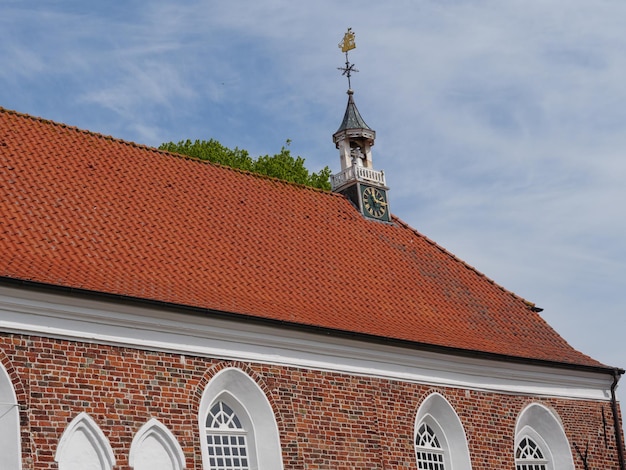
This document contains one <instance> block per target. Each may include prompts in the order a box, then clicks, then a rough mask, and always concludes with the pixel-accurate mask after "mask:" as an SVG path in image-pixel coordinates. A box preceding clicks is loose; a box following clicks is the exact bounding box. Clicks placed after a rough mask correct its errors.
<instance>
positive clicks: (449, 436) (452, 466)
mask: <svg viewBox="0 0 626 470" xmlns="http://www.w3.org/2000/svg"><path fill="white" fill-rule="evenodd" d="M422 424H426V425H428V426H429V427H430V428H431V429H432V430H433V432H434V433H435V435H436V436H437V439H438V441H439V445H440V446H441V452H443V457H444V458H443V464H444V468H445V470H471V468H472V463H471V460H470V455H469V446H468V444H467V437H466V435H465V430H464V429H463V424H462V423H461V420H460V419H459V416H458V415H457V413H456V411H455V410H454V408H453V407H452V405H450V403H449V402H448V400H446V399H445V398H444V397H443V395H441V394H439V393H432V394H431V395H429V396H428V397H427V398H426V399H425V400H424V401H423V402H422V404H421V405H420V407H419V408H418V410H417V414H416V415H415V428H414V433H413V445H414V448H415V452H416V454H415V457H416V460H417V459H418V455H417V452H418V451H420V450H421V449H422V448H421V447H419V446H417V445H416V442H417V441H416V439H417V434H418V431H419V429H420V427H421V425H422ZM418 468H419V467H418Z"/></svg>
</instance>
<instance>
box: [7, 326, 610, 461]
mask: <svg viewBox="0 0 626 470" xmlns="http://www.w3.org/2000/svg"><path fill="white" fill-rule="evenodd" d="M0 362H1V363H2V365H3V366H4V367H5V368H6V370H7V371H8V373H9V376H10V378H11V380H12V382H13V386H14V388H15V392H16V394H17V398H18V401H19V403H20V408H21V411H20V416H21V430H22V431H21V433H22V434H21V436H22V455H23V468H24V469H25V470H30V469H33V470H35V469H37V470H43V469H56V468H57V465H56V463H55V462H54V455H55V452H56V449H57V444H58V442H59V439H60V437H61V435H62V434H63V431H64V430H65V428H66V426H67V425H68V424H69V423H70V422H71V420H72V419H73V418H75V417H76V416H77V415H78V414H79V413H80V412H83V411H84V412H87V413H88V414H89V415H90V416H91V417H92V418H93V419H94V420H95V422H96V423H97V424H98V426H99V427H100V428H101V429H102V431H103V432H104V434H105V435H106V436H107V438H108V439H109V441H110V443H111V446H112V448H113V451H114V454H115V458H116V460H117V462H116V466H115V469H116V470H130V469H131V467H130V466H129V465H128V454H129V451H130V445H131V442H132V439H133V437H134V435H135V433H136V432H137V431H138V430H139V428H140V427H141V426H142V425H144V424H145V423H146V422H147V421H148V420H149V419H150V418H156V419H158V420H159V421H161V422H162V423H163V424H164V425H165V426H167V427H168V428H169V429H170V430H171V431H172V433H173V434H174V435H175V436H176V438H177V439H178V442H179V443H180V445H181V447H182V448H183V451H184V453H185V457H186V462H187V468H188V469H191V470H196V469H197V470H200V469H202V459H201V452H200V446H201V443H200V440H199V429H198V418H197V411H198V408H199V405H200V399H201V397H202V392H203V390H204V388H205V387H206V384H207V383H208V382H209V381H210V380H211V378H212V377H213V376H214V375H215V374H216V373H217V372H219V371H220V370H222V369H223V368H225V367H231V366H234V367H238V368H240V369H242V370H243V371H244V372H246V373H247V374H248V375H249V376H250V377H252V378H253V379H254V380H255V381H256V383H257V384H258V385H259V386H260V387H261V389H262V390H263V391H264V392H265V394H266V396H267V397H268V399H269V401H270V404H271V406H272V408H273V410H274V413H275V416H276V420H277V423H278V428H279V432H280V438H281V446H282V449H283V462H284V467H285V469H288V470H296V469H298V470H300V469H302V470H304V469H306V470H313V469H357V470H365V469H367V470H372V469H398V470H408V469H416V463H415V453H414V448H413V433H414V424H415V423H414V420H415V415H416V412H417V409H418V408H419V405H420V403H421V402H422V401H423V400H424V399H425V398H426V397H428V396H429V395H430V394H431V393H433V392H438V393H440V394H442V395H443V396H444V397H445V398H446V399H447V400H448V401H449V402H450V404H451V405H452V406H453V408H454V409H455V410H456V412H457V414H458V415H459V418H460V419H461V421H462V423H463V426H464V428H465V433H466V435H467V439H468V443H469V449H470V455H471V458H472V468H473V469H475V470H478V469H485V470H486V469H513V468H514V458H513V440H514V431H515V422H516V419H517V416H518V415H519V413H520V412H521V411H522V410H523V409H524V408H525V407H526V406H527V405H528V404H530V403H533V402H534V403H542V404H543V405H545V406H547V407H549V408H551V409H552V410H554V411H555V412H556V413H557V414H558V416H559V417H560V418H561V420H562V423H563V428H564V429H565V432H566V434H567V438H568V440H569V442H570V445H571V446H572V449H571V451H572V455H573V458H574V462H575V465H576V469H581V470H582V469H583V468H584V466H583V462H582V460H581V458H580V457H579V456H578V454H577V451H576V449H575V447H574V445H576V446H578V448H579V449H580V450H581V451H582V452H583V453H584V452H585V450H586V449H587V452H588V465H589V468H593V469H610V468H617V465H618V464H617V452H616V444H615V436H614V432H613V426H612V423H613V416H612V414H611V407H610V404H609V403H608V402H594V401H585V400H564V399H555V398H539V397H528V396H515V395H507V394H496V393H486V392H477V391H473V390H472V391H470V390H465V389H457V388H449V387H432V386H428V385H421V384H414V383H404V382H399V381H392V380H383V379H378V378H369V377H361V376H351V375H347V374H339V373H332V372H321V371H315V370H306V369H297V368H291V367H282V366H276V365H265V364H256V363H243V362H237V361H221V360H217V359H210V358H203V357H193V356H182V355H180V354H168V353H162V352H151V351H143V350H138V349H132V348H125V347H116V346H109V345H99V344H92V343H83V342H74V341H67V340H57V339H49V338H43V337H33V336H26V335H14V334H0Z"/></svg>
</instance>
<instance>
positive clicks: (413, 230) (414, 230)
mask: <svg viewBox="0 0 626 470" xmlns="http://www.w3.org/2000/svg"><path fill="white" fill-rule="evenodd" d="M394 221H395V222H397V223H398V224H400V225H402V226H403V227H405V228H407V229H409V230H410V231H411V232H413V233H414V234H415V235H417V236H418V237H420V238H422V239H423V240H424V241H426V242H427V243H429V244H430V245H432V246H433V247H435V248H436V249H438V250H439V251H441V252H442V253H443V254H445V255H447V256H448V257H450V258H452V259H453V260H454V261H457V262H460V263H461V264H462V265H463V266H465V267H466V268H467V269H469V270H470V271H473V272H474V273H475V274H477V275H478V276H480V277H482V278H484V279H485V280H486V281H487V282H489V283H490V284H492V285H494V286H496V287H497V288H499V289H500V290H501V291H502V292H506V293H507V294H510V295H511V296H512V297H513V298H515V299H517V300H520V301H522V302H524V303H525V304H526V305H527V306H528V307H529V308H530V309H534V308H536V307H535V304H534V303H533V302H531V301H529V300H527V299H525V298H524V297H522V296H521V295H518V294H516V293H515V292H513V291H511V290H509V289H507V288H505V287H503V286H501V285H500V284H498V283H497V282H496V281H494V280H493V279H491V278H490V277H489V276H487V275H486V274H485V273H483V272H482V271H480V270H478V268H476V267H474V266H472V265H471V264H469V263H468V262H467V261H464V260H462V259H461V258H459V257H458V256H456V255H455V254H454V253H452V252H451V251H448V250H447V249H445V248H444V247H443V246H441V245H439V244H438V243H437V242H435V241H434V240H432V239H431V238H428V237H427V236H426V235H424V234H423V233H421V232H419V231H418V230H417V229H415V228H413V227H411V226H410V225H409V224H407V223H406V222H405V221H403V220H402V219H400V218H399V217H396V216H394Z"/></svg>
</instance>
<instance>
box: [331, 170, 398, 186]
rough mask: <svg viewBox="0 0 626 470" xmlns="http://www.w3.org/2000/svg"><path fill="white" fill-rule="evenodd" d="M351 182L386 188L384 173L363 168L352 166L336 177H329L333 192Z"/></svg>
mask: <svg viewBox="0 0 626 470" xmlns="http://www.w3.org/2000/svg"><path fill="white" fill-rule="evenodd" d="M353 181H360V182H363V183H370V184H374V185H377V186H386V183H385V172H384V171H382V170H381V171H377V170H372V169H371V168H365V167H363V166H358V165H352V166H350V167H348V168H346V169H345V170H343V171H340V172H339V173H337V174H336V175H331V176H330V186H331V188H332V190H333V191H335V190H337V189H339V188H341V187H343V186H346V185H347V184H348V183H351V182H353Z"/></svg>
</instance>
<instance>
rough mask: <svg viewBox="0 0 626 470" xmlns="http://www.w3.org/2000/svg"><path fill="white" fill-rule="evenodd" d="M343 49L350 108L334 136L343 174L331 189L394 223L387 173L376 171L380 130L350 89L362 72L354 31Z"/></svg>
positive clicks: (367, 214) (374, 216) (370, 215)
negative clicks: (352, 58) (354, 56)
mask: <svg viewBox="0 0 626 470" xmlns="http://www.w3.org/2000/svg"><path fill="white" fill-rule="evenodd" d="M339 47H340V48H341V50H342V51H343V52H345V53H346V65H345V67H342V68H340V69H339V70H342V71H343V75H345V76H347V77H348V105H347V107H346V112H345V114H344V116H343V121H342V122H341V125H340V126H339V129H337V132H335V133H334V134H333V142H334V143H335V146H336V147H337V149H339V158H340V162H341V171H340V172H339V173H337V174H335V175H332V176H331V177H330V182H331V187H332V190H333V191H334V192H338V193H341V194H343V195H344V196H346V197H347V198H348V199H350V200H351V201H352V203H353V204H354V205H355V206H356V207H357V208H358V209H359V210H360V211H361V213H362V214H363V215H364V216H365V217H367V218H370V219H374V220H380V221H383V222H390V221H391V217H390V214H389V201H388V199H387V190H388V189H389V188H388V187H387V186H386V184H385V173H384V172H383V171H376V170H374V165H373V163H372V147H373V146H374V140H375V139H376V131H374V130H373V129H371V128H370V127H369V126H368V125H367V124H366V123H365V121H364V120H363V118H362V117H361V114H360V113H359V110H358V109H357V107H356V104H355V102H354V91H352V89H351V88H350V76H351V74H352V72H358V70H356V69H355V68H354V65H353V64H350V62H349V61H348V51H349V50H351V49H354V48H355V47H356V46H355V44H354V33H353V32H352V30H351V29H350V28H349V29H348V32H347V33H346V34H345V36H344V38H343V41H342V42H341V43H339Z"/></svg>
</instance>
